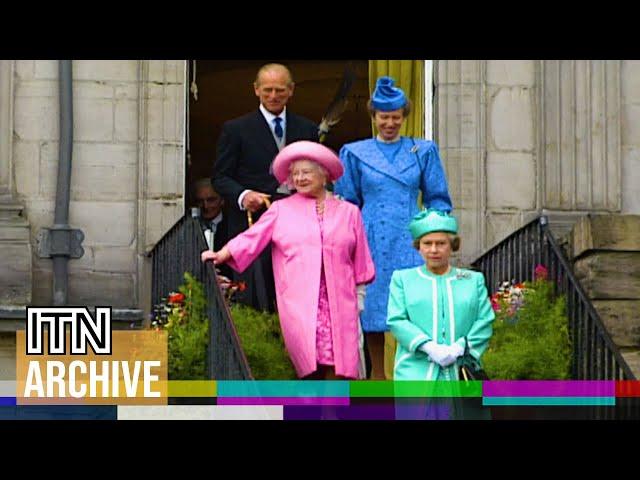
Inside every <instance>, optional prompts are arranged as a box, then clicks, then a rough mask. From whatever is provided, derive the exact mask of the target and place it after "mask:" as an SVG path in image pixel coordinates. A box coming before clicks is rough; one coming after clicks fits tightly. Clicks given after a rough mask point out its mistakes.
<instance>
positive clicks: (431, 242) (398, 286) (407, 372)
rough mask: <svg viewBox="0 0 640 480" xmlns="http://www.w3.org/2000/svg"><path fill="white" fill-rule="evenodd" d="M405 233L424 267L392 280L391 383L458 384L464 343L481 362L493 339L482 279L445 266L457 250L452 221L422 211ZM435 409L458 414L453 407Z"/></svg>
mask: <svg viewBox="0 0 640 480" xmlns="http://www.w3.org/2000/svg"><path fill="white" fill-rule="evenodd" d="M409 230H410V232H411V236H412V237H413V246H414V248H415V249H416V250H417V251H418V252H419V253H420V256H421V257H422V258H423V264H422V265H421V266H419V267H414V268H408V269H404V270H397V271H395V272H393V275H392V277H391V285H390V292H389V304H388V309H387V325H388V326H389V328H390V330H391V333H392V334H393V335H394V336H395V337H396V339H397V341H398V347H397V350H396V357H395V365H394V380H399V381H402V380H461V379H459V378H458V376H459V374H458V367H459V361H460V357H461V356H462V354H463V353H464V349H465V343H466V344H467V345H468V348H469V353H470V354H471V355H472V356H473V357H474V358H475V359H476V360H477V361H478V362H480V358H481V356H482V354H483V353H484V351H485V350H486V348H487V345H488V343H489V339H490V338H491V334H492V326H491V325H492V322H493V320H494V318H495V315H494V313H493V309H492V308H491V302H490V300H489V295H488V293H487V288H486V286H485V281H484V277H483V275H482V274H481V273H480V272H474V271H471V270H466V269H463V268H458V267H454V266H452V265H451V264H450V263H449V258H450V256H451V253H452V252H455V251H457V250H458V249H459V248H460V237H459V236H458V235H457V233H458V224H457V221H456V219H455V217H453V216H450V215H448V214H447V213H444V212H440V211H437V210H425V211H422V212H420V213H419V214H418V215H416V216H415V217H414V219H413V221H412V222H411V224H410V225H409ZM474 400H477V399H474ZM480 400H481V399H480ZM459 403H460V402H457V404H458V406H459ZM439 405H440V406H441V407H442V406H443V405H444V406H448V407H450V408H453V409H456V408H457V406H456V402H449V403H447V402H439ZM432 406H433V404H432ZM441 410H442V409H440V411H441ZM451 413H452V412H449V413H448V415H449V416H451ZM445 416H446V415H445Z"/></svg>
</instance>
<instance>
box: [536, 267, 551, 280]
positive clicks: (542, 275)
mask: <svg viewBox="0 0 640 480" xmlns="http://www.w3.org/2000/svg"><path fill="white" fill-rule="evenodd" d="M534 273H535V277H536V280H546V279H547V277H548V276H549V271H548V270H547V268H546V267H545V266H544V265H537V266H536V269H535V270H534Z"/></svg>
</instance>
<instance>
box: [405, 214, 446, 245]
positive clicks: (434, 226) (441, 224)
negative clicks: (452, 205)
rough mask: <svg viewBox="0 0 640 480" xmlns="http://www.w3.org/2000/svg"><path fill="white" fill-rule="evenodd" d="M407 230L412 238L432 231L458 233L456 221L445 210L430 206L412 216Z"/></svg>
mask: <svg viewBox="0 0 640 480" xmlns="http://www.w3.org/2000/svg"><path fill="white" fill-rule="evenodd" d="M409 230H410V231H411V236H412V237H413V239H414V240H417V239H419V238H420V237H422V236H423V235H426V234H427V233H432V232H448V233H458V221H457V220H456V217H454V216H452V215H449V214H448V213H447V212H443V211H441V210H435V209H433V208H430V209H428V210H422V211H421V212H419V213H418V214H417V215H416V216H415V217H413V220H411V223H410V224H409Z"/></svg>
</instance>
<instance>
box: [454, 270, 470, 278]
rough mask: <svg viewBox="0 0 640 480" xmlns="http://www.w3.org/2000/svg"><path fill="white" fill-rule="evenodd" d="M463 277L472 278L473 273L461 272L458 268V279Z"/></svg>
mask: <svg viewBox="0 0 640 480" xmlns="http://www.w3.org/2000/svg"><path fill="white" fill-rule="evenodd" d="M461 278H471V274H470V273H469V272H461V271H459V270H458V273H457V274H456V280H460V279H461Z"/></svg>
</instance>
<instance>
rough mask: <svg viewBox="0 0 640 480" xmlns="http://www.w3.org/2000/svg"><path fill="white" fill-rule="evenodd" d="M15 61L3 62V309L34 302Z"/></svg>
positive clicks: (0, 177)
mask: <svg viewBox="0 0 640 480" xmlns="http://www.w3.org/2000/svg"><path fill="white" fill-rule="evenodd" d="M14 65H15V63H14V61H13V60H0V252H2V254H1V255H0V305H26V304H28V303H30V302H31V246H30V243H29V222H27V220H26V218H25V216H24V212H23V209H24V206H23V205H21V204H20V203H19V202H18V201H17V199H16V197H15V189H14V185H13V157H12V152H13V149H12V145H13V74H14Z"/></svg>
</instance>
